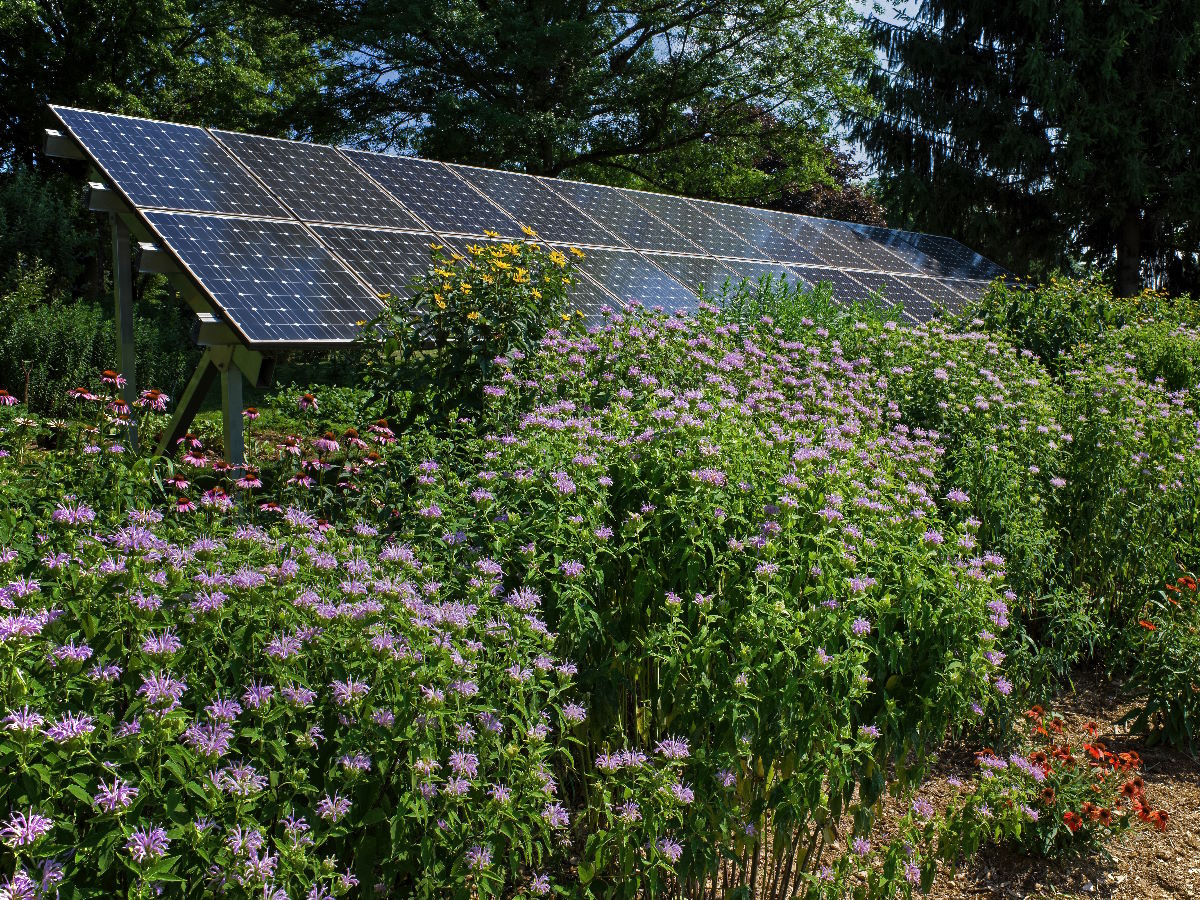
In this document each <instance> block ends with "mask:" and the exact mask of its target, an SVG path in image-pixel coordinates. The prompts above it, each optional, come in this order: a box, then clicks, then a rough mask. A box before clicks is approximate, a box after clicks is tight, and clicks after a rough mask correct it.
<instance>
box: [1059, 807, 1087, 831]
mask: <svg viewBox="0 0 1200 900" xmlns="http://www.w3.org/2000/svg"><path fill="white" fill-rule="evenodd" d="M1063 824H1064V825H1066V826H1067V828H1069V829H1070V830H1071V834H1074V833H1075V832H1077V831H1078V830H1079V829H1080V828H1082V827H1083V819H1081V818H1080V817H1079V813H1075V812H1071V810H1067V811H1066V812H1065V813H1063Z"/></svg>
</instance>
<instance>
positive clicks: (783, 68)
mask: <svg viewBox="0 0 1200 900" xmlns="http://www.w3.org/2000/svg"><path fill="white" fill-rule="evenodd" d="M313 7H314V8H315V15H325V14H326V9H325V6H324V5H323V4H321V3H315V4H313ZM859 22H860V20H859V17H858V15H857V13H856V12H855V11H854V8H853V6H852V4H850V3H848V2H844V0H837V2H833V3H823V4H819V5H817V4H796V3H793V2H785V0H767V2H759V3H753V4H746V5H734V6H731V5H730V4H728V3H715V2H711V0H688V2H685V3H678V4H662V3H656V2H635V3H632V4H629V3H611V2H605V3H590V4H579V3H574V2H565V0H538V2H517V0H504V2H500V3H494V4H487V5H475V4H460V3H453V2H447V0H441V2H434V3H429V2H414V0H368V2H365V3H362V4H360V5H359V6H358V7H357V8H356V9H355V10H354V14H353V15H352V16H350V17H349V19H348V20H347V21H346V22H345V24H344V26H343V29H342V32H341V33H342V37H343V38H344V40H345V42H346V44H347V45H348V46H349V47H351V48H353V49H354V50H355V51H359V50H365V51H367V52H365V53H361V54H359V55H358V56H357V57H356V58H355V60H356V61H357V62H358V63H359V64H360V65H361V71H360V78H361V81H362V84H363V86H364V88H365V89H367V90H368V92H369V94H368V97H369V99H368V101H367V102H368V103H369V104H371V105H372V106H371V108H372V109H374V111H375V112H376V114H377V118H376V119H375V122H374V123H373V124H374V125H376V126H377V127H378V129H379V130H380V131H381V132H382V135H383V137H384V139H386V140H395V138H396V137H397V135H399V136H401V137H407V138H408V139H409V140H410V142H411V143H412V145H413V146H414V147H415V149H417V150H418V151H419V152H420V153H421V154H422V155H426V156H430V157H432V158H435V159H448V160H454V161H459V162H471V163H476V164H482V165H501V166H511V167H513V168H519V169H523V170H525V171H530V172H535V173H539V174H547V175H557V174H559V173H562V172H564V171H570V170H581V171H582V169H583V167H588V169H589V170H595V169H596V168H598V169H602V170H607V171H608V173H609V176H608V177H609V178H610V179H613V178H615V179H617V180H621V179H623V178H625V177H627V176H626V174H625V173H629V172H632V173H635V174H638V175H642V174H646V175H649V176H651V177H652V179H653V180H655V182H656V183H658V184H660V185H661V184H663V183H664V182H663V181H662V180H661V175H662V174H663V169H664V168H665V169H667V170H669V173H670V177H671V178H672V180H673V179H674V177H676V176H679V177H682V176H683V173H684V172H686V171H687V170H689V169H691V168H693V167H695V168H699V169H703V170H706V171H708V172H710V173H711V182H712V184H714V185H715V184H717V183H724V184H725V185H726V186H727V187H731V188H733V189H736V190H737V191H738V192H739V193H740V194H742V195H745V192H747V191H749V192H751V193H752V194H753V195H754V196H765V195H766V194H768V193H771V192H774V193H778V184H775V183H773V179H772V177H771V176H769V175H768V174H767V173H766V172H765V171H763V170H760V169H758V168H757V167H756V165H755V160H756V158H757V157H759V156H761V155H762V154H764V153H766V152H768V151H770V150H771V149H772V148H780V149H782V150H783V152H784V153H785V154H786V158H787V162H786V163H785V166H784V168H786V169H788V170H789V171H788V172H786V173H783V174H784V175H785V176H787V177H790V176H793V175H795V174H796V173H797V172H801V171H802V172H803V173H804V174H803V178H804V179H805V180H806V183H807V182H811V180H812V178H813V174H814V173H818V172H821V171H823V170H824V169H825V160H824V159H823V158H822V157H823V156H824V150H825V146H826V142H827V138H828V137H829V136H830V135H831V133H832V126H833V124H834V122H835V121H836V120H837V118H838V116H839V115H840V114H843V113H845V112H847V111H848V110H861V109H863V108H864V95H863V93H862V90H861V88H859V87H858V86H857V85H856V84H855V83H854V82H853V79H852V78H851V77H850V76H851V73H852V70H853V67H854V66H855V65H857V64H858V63H859V62H860V61H861V60H862V59H863V58H864V55H865V53H866V47H865V41H864V40H863V37H862V35H861V34H860V33H859ZM381 75H383V76H384V77H380V76H381ZM768 107H769V111H768ZM769 119H770V120H772V122H773V124H768V120H769ZM661 160H669V161H670V162H665V163H664V162H660V161H661ZM656 167H657V169H656ZM787 177H785V178H783V179H782V182H783V183H786V182H787ZM747 181H749V182H751V183H746V182H747ZM765 185H771V187H766V186H765Z"/></svg>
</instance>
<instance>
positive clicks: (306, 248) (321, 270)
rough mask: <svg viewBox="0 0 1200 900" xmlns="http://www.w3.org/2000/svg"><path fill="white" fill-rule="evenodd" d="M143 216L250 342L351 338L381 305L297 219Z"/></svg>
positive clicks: (340, 340) (341, 340)
mask: <svg viewBox="0 0 1200 900" xmlns="http://www.w3.org/2000/svg"><path fill="white" fill-rule="evenodd" d="M145 216H146V220H147V221H148V222H149V224H150V226H151V227H152V228H153V229H154V230H155V231H156V232H157V233H158V234H160V235H161V236H162V238H163V240H164V241H165V242H166V244H167V246H169V247H170V248H171V249H172V251H174V253H175V254H176V256H178V257H179V259H180V261H181V262H182V263H183V264H184V266H185V267H186V268H187V269H188V271H189V272H190V273H191V274H192V276H193V277H194V278H195V279H196V281H197V282H198V283H199V284H200V286H201V287H202V288H203V289H204V290H205V291H206V292H207V293H208V294H209V296H211V297H212V299H213V301H214V303H215V304H216V305H217V307H218V308H219V309H220V310H221V311H222V312H224V314H225V315H226V316H227V317H228V318H229V320H230V322H231V323H232V324H233V326H234V327H235V328H237V330H238V331H239V332H241V333H242V335H243V336H244V337H245V338H246V340H247V341H249V342H250V343H253V344H337V343H347V342H349V341H351V340H353V338H354V336H355V335H356V334H357V333H358V330H359V325H360V323H361V322H363V321H365V320H367V319H370V318H371V317H372V316H374V315H375V314H376V313H377V312H379V311H380V310H381V309H382V302H381V301H380V300H379V298H378V297H376V296H375V294H373V293H371V291H369V290H368V289H367V288H366V287H365V286H364V285H362V284H361V283H359V281H358V280H357V279H356V278H355V277H354V275H353V274H352V273H351V272H350V270H349V269H347V268H346V267H345V266H344V265H343V264H342V263H340V262H339V261H338V260H337V259H335V258H334V257H333V255H332V254H330V252H329V251H328V250H327V249H325V248H324V247H323V246H321V244H320V243H318V242H317V240H316V238H314V237H313V236H312V234H311V233H310V232H309V231H308V229H306V228H305V227H304V226H303V225H301V224H300V223H298V222H280V221H271V220H262V219H245V218H226V217H223V216H206V215H196V214H192V213H174V212H154V211H151V212H147V213H145Z"/></svg>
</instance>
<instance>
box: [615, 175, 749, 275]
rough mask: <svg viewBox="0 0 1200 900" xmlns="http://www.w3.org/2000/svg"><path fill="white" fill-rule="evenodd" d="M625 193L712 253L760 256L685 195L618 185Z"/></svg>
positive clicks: (743, 256)
mask: <svg viewBox="0 0 1200 900" xmlns="http://www.w3.org/2000/svg"><path fill="white" fill-rule="evenodd" d="M619 190H620V191H621V193H623V194H624V195H625V196H626V197H628V198H629V199H630V200H632V201H633V202H634V203H636V204H637V205H638V206H640V207H642V208H643V209H645V210H646V211H647V212H650V213H652V214H653V215H655V216H657V217H658V218H659V219H661V220H662V221H664V222H666V223H667V224H668V225H670V226H671V227H672V228H674V229H675V230H676V231H678V232H679V233H680V234H682V235H683V236H684V237H686V238H687V239H688V240H690V241H691V242H692V243H693V244H696V245H698V246H700V247H702V248H703V249H704V251H705V252H707V253H710V254H712V255H713V256H730V257H741V258H746V259H762V258H763V251H761V250H759V249H758V248H757V247H755V246H754V245H752V244H750V243H748V242H747V241H746V240H745V239H744V238H740V237H738V236H737V235H736V234H734V233H733V232H732V231H730V230H729V229H728V228H725V227H724V226H722V225H721V224H720V223H718V222H717V221H716V220H715V219H713V218H711V217H709V216H706V215H704V213H702V212H701V211H700V210H699V209H698V208H697V207H696V206H695V205H694V204H693V203H692V201H690V200H688V199H687V198H686V197H676V196H674V195H673V194H649V193H646V192H644V191H631V190H628V189H625V188H620V189H619Z"/></svg>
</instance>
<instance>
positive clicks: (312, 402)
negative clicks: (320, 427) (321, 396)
mask: <svg viewBox="0 0 1200 900" xmlns="http://www.w3.org/2000/svg"><path fill="white" fill-rule="evenodd" d="M296 408H297V409H299V410H300V411H301V412H308V411H309V410H312V411H313V412H316V411H317V409H318V406H317V398H316V397H314V396H313V395H312V394H301V395H300V399H299V400H297V401H296Z"/></svg>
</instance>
